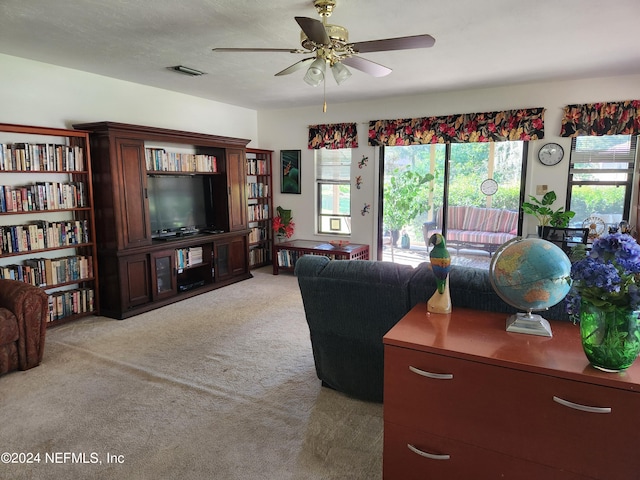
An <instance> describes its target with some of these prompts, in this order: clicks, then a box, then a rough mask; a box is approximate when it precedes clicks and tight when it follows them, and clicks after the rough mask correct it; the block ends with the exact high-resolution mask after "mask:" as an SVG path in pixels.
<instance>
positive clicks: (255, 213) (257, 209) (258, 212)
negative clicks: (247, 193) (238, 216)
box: [247, 204, 269, 222]
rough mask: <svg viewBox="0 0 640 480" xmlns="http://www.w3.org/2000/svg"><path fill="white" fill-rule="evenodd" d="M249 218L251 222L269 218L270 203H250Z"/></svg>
mask: <svg viewBox="0 0 640 480" xmlns="http://www.w3.org/2000/svg"><path fill="white" fill-rule="evenodd" d="M247 213H248V216H249V218H248V220H249V221H250V222H257V221H258V220H267V219H269V205H261V204H256V205H249V208H248V212H247Z"/></svg>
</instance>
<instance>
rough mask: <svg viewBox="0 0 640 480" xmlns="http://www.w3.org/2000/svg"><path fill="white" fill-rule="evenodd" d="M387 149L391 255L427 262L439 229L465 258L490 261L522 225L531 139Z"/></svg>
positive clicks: (386, 239)
mask: <svg viewBox="0 0 640 480" xmlns="http://www.w3.org/2000/svg"><path fill="white" fill-rule="evenodd" d="M382 148H383V150H382V154H381V158H382V162H381V166H382V169H381V170H382V171H381V174H382V176H383V179H384V181H383V183H382V195H381V196H382V199H381V200H382V208H381V210H382V215H381V219H382V220H381V221H382V227H381V229H380V231H381V232H383V238H382V241H381V242H379V244H380V245H382V249H381V250H382V258H383V259H384V260H390V261H394V262H397V263H409V264H416V263H419V262H421V261H425V260H427V259H428V247H427V242H428V238H429V236H430V235H431V234H432V233H433V232H436V231H437V232H441V233H443V234H444V235H445V238H446V239H447V240H448V243H450V244H451V247H452V248H450V249H449V250H450V252H451V253H452V254H455V255H456V256H457V257H458V258H457V260H456V261H457V263H461V264H473V265H475V266H479V267H488V265H489V261H490V255H491V253H492V252H493V251H495V248H497V246H498V245H497V244H495V242H500V241H501V240H504V239H505V238H507V237H510V236H512V235H515V234H517V233H518V232H519V231H521V222H520V221H519V217H520V215H519V208H520V204H521V202H522V198H523V185H524V175H523V172H524V171H525V162H526V143H525V142H486V143H455V144H448V145H445V144H435V145H415V146H401V147H382ZM425 178H427V179H428V181H427V182H424V183H420V182H421V181H424V179H425ZM445 206H446V207H447V208H446V210H445V208H444V207H445ZM456 207H460V208H456ZM502 211H506V212H511V213H510V214H508V213H505V214H504V215H502ZM507 230H508V231H507ZM449 231H450V232H449ZM500 231H504V233H508V235H504V236H501V235H496V233H497V232H500ZM492 242H494V243H492Z"/></svg>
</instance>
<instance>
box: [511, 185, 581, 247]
mask: <svg viewBox="0 0 640 480" xmlns="http://www.w3.org/2000/svg"><path fill="white" fill-rule="evenodd" d="M556 198H557V196H556V192H554V191H553V190H551V191H550V192H547V193H545V194H544V196H543V197H542V198H541V199H538V198H536V197H534V196H533V195H529V200H530V201H529V202H524V203H523V204H522V211H523V212H524V213H527V214H529V215H533V216H534V217H536V219H537V220H538V234H539V235H540V236H542V235H541V234H542V229H543V228H544V227H548V226H551V227H557V228H566V227H568V226H569V221H570V220H571V219H572V218H573V217H574V216H575V214H576V213H575V212H572V211H571V210H566V211H565V209H564V208H563V207H560V208H558V209H556V210H554V209H553V208H551V205H553V203H554V202H555V201H556Z"/></svg>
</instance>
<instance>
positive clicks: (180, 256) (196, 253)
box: [176, 247, 203, 270]
mask: <svg viewBox="0 0 640 480" xmlns="http://www.w3.org/2000/svg"><path fill="white" fill-rule="evenodd" d="M202 260H203V258H202V247H188V248H178V249H177V250H176V268H178V269H179V270H180V269H183V268H187V267H191V266H193V265H200V264H201V263H202Z"/></svg>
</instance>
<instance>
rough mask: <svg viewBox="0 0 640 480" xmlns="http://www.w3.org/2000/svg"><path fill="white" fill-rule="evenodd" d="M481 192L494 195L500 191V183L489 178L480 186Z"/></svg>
mask: <svg viewBox="0 0 640 480" xmlns="http://www.w3.org/2000/svg"><path fill="white" fill-rule="evenodd" d="M480 191H481V192H482V193H484V194H485V195H493V194H494V193H496V192H497V191H498V182H496V181H495V180H494V179H493V178H487V179H486V180H485V181H484V182H482V183H481V184H480Z"/></svg>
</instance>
